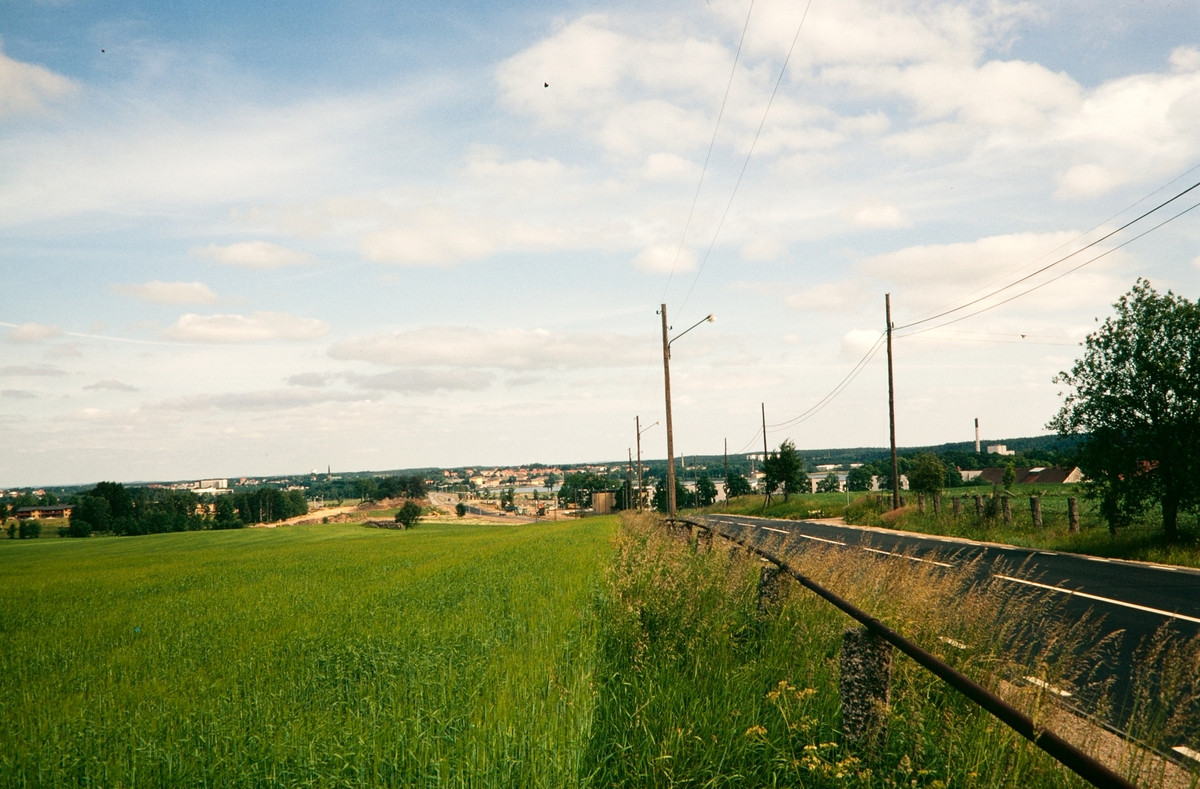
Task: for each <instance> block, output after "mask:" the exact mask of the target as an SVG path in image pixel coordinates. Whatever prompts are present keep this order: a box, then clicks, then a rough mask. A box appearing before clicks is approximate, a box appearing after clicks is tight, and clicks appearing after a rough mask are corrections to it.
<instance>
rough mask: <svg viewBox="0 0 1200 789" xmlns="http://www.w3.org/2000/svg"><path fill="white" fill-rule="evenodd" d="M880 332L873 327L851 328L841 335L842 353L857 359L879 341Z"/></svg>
mask: <svg viewBox="0 0 1200 789" xmlns="http://www.w3.org/2000/svg"><path fill="white" fill-rule="evenodd" d="M879 337H880V333H879V332H878V331H875V330H874V329H852V330H850V331H848V332H846V333H845V334H844V335H842V354H843V355H844V356H846V357H849V358H853V359H858V358H860V357H862V356H863V354H865V353H866V352H867V351H869V350H871V348H872V347H873V346H874V345H875V343H877V342H879Z"/></svg>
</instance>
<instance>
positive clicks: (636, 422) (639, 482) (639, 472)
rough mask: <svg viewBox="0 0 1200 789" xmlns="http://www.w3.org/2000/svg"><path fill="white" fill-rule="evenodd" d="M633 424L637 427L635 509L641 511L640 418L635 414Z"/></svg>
mask: <svg viewBox="0 0 1200 789" xmlns="http://www.w3.org/2000/svg"><path fill="white" fill-rule="evenodd" d="M633 425H634V427H635V428H636V429H637V449H638V469H637V471H638V498H637V502H638V503H637V511H638V512H641V511H642V418H641V417H640V416H635V417H634V418H633Z"/></svg>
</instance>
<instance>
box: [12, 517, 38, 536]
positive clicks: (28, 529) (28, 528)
mask: <svg viewBox="0 0 1200 789" xmlns="http://www.w3.org/2000/svg"><path fill="white" fill-rule="evenodd" d="M17 532H18V533H19V534H20V535H21V539H22V540H36V539H37V538H38V537H41V536H42V524H41V521H39V520H38V519H37V518H27V519H26V520H23V521H21V525H20V526H19V527H18V529H17Z"/></svg>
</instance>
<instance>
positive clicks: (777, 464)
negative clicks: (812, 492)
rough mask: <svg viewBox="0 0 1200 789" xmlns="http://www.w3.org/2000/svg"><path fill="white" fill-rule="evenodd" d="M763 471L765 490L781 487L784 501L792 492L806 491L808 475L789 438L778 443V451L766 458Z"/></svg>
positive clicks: (774, 489)
mask: <svg viewBox="0 0 1200 789" xmlns="http://www.w3.org/2000/svg"><path fill="white" fill-rule="evenodd" d="M763 471H764V472H765V473H766V475H767V476H766V483H767V492H768V493H772V492H774V491H776V490H778V489H779V488H783V500H784V501H787V500H788V497H789V496H790V495H791V494H793V493H800V492H807V490H806V489H808V475H807V474H805V473H804V459H803V458H801V457H800V453H799V452H797V451H796V445H795V444H794V443H793V442H792V441H791V440H790V439H789V440H786V441H784V442H783V443H782V444H780V445H779V451H778V452H776V453H774V454H772V455H771V456H770V457H768V458H767V459H766V461H765V462H764V463H763Z"/></svg>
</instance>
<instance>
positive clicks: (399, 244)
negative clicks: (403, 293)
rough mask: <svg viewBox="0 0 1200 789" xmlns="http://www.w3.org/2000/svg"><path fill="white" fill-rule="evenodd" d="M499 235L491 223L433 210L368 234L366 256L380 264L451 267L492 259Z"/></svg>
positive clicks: (448, 211)
mask: <svg viewBox="0 0 1200 789" xmlns="http://www.w3.org/2000/svg"><path fill="white" fill-rule="evenodd" d="M499 235H500V233H499V231H498V229H497V228H496V227H495V225H494V223H493V222H492V221H491V220H487V219H483V218H478V219H476V220H469V219H466V218H464V217H461V216H459V215H458V214H457V213H455V212H453V211H450V210H446V209H437V208H429V209H425V210H422V211H417V212H414V213H413V214H411V215H410V216H407V217H404V218H403V219H401V220H400V221H399V222H397V223H395V224H393V225H392V226H391V227H388V228H386V229H383V230H379V231H377V232H374V233H370V234H368V235H367V236H366V237H365V238H363V241H362V255H363V257H365V258H366V259H367V260H371V261H374V262H376V263H399V264H401V265H407V266H447V265H453V264H455V263H462V262H464V261H469V260H480V259H482V258H485V257H487V256H488V255H491V254H492V253H493V252H495V251H496V248H497V247H498V246H499V241H500V239H499Z"/></svg>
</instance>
